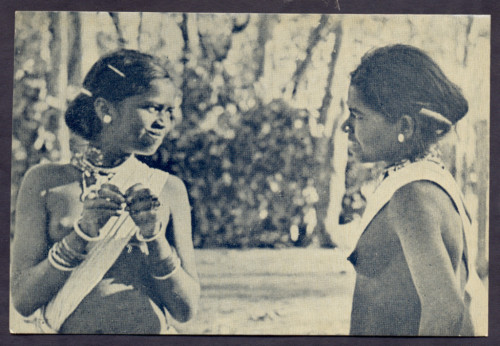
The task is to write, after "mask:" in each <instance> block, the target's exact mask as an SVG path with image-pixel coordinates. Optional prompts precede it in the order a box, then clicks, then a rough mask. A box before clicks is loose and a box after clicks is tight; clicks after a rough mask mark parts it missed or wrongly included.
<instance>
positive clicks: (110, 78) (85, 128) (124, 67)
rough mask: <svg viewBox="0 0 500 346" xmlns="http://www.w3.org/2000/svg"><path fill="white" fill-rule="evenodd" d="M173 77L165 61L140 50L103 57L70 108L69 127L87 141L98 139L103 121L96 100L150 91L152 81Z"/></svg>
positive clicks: (114, 53) (84, 82) (66, 115)
mask: <svg viewBox="0 0 500 346" xmlns="http://www.w3.org/2000/svg"><path fill="white" fill-rule="evenodd" d="M159 78H170V76H169V74H168V72H167V71H166V69H165V67H164V66H163V65H162V64H161V62H160V61H159V60H158V59H157V58H155V57H153V56H151V55H149V54H145V53H141V52H138V51H136V50H130V49H121V50H119V51H116V52H113V53H110V54H108V55H105V56H103V57H102V58H101V59H99V60H98V61H97V62H96V63H95V64H94V65H93V66H92V68H91V69H90V71H89V72H88V73H87V76H86V77H85V79H84V81H83V88H84V89H85V90H84V91H83V92H81V93H80V94H79V95H78V96H77V97H76V98H75V99H74V100H73V101H72V102H71V104H70V105H69V107H68V109H67V110H66V114H65V120H66V124H67V125H68V127H69V128H70V129H71V130H72V131H73V132H75V133H76V134H78V135H80V136H82V137H83V138H85V139H87V140H91V139H94V138H95V137H96V136H97V134H99V132H100V131H101V128H102V123H101V120H100V119H99V117H98V116H97V114H96V112H95V109H94V101H95V99H96V98H97V97H102V98H104V99H106V100H108V101H110V102H120V101H123V100H124V99H126V98H128V97H130V96H133V95H139V94H142V93H145V92H147V91H148V88H149V86H150V83H151V81H153V80H154V79H159Z"/></svg>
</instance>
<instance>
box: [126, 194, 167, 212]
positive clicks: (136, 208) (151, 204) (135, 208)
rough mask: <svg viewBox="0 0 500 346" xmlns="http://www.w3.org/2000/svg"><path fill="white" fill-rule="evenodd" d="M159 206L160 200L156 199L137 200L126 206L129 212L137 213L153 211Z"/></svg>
mask: <svg viewBox="0 0 500 346" xmlns="http://www.w3.org/2000/svg"><path fill="white" fill-rule="evenodd" d="M159 206H160V202H159V201H158V200H157V199H152V198H150V199H147V200H142V201H138V202H136V203H134V204H132V205H130V206H129V207H128V210H129V211H130V213H131V214H134V213H138V212H141V211H153V210H156V209H158V208H159Z"/></svg>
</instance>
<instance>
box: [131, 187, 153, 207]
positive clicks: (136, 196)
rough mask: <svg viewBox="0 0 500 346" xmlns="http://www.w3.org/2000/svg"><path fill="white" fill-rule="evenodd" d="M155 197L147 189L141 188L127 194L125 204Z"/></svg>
mask: <svg viewBox="0 0 500 346" xmlns="http://www.w3.org/2000/svg"><path fill="white" fill-rule="evenodd" d="M153 198H156V197H155V196H154V195H153V194H152V193H151V190H149V189H141V190H137V191H135V192H133V193H132V194H130V195H129V196H127V204H129V205H131V204H134V203H136V202H140V201H143V200H151V199H153Z"/></svg>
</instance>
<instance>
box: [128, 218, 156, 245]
mask: <svg viewBox="0 0 500 346" xmlns="http://www.w3.org/2000/svg"><path fill="white" fill-rule="evenodd" d="M161 234H162V233H161V222H160V223H159V224H158V227H157V230H156V233H155V234H154V235H153V236H152V237H151V238H144V236H143V235H142V234H141V229H140V228H139V227H137V232H136V233H135V237H136V238H137V240H138V241H140V242H145V243H149V242H151V241H153V240H156V239H158V238H159V237H160V236H161Z"/></svg>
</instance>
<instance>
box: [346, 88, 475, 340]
mask: <svg viewBox="0 0 500 346" xmlns="http://www.w3.org/2000/svg"><path fill="white" fill-rule="evenodd" d="M348 105H349V108H350V110H351V114H350V116H349V119H347V120H346V122H345V123H344V128H346V129H347V131H346V132H348V134H349V139H350V141H351V142H352V151H353V153H354V155H355V156H356V157H357V158H358V159H359V160H360V161H362V162H376V161H384V162H385V163H386V164H388V165H389V164H391V163H394V162H398V161H400V160H403V159H405V158H406V157H408V154H409V153H413V152H414V143H415V139H416V138H415V136H417V134H418V128H416V124H415V122H414V121H413V119H412V118H411V117H410V116H408V115H403V116H402V117H401V118H400V119H399V120H398V121H395V122H390V121H388V120H387V118H386V117H385V116H384V115H383V114H381V113H379V112H377V111H375V110H373V109H371V108H370V106H369V105H367V104H366V103H364V100H363V98H362V96H361V95H360V94H359V93H358V92H357V90H356V88H355V87H353V86H351V88H350V89H349V99H348ZM400 134H401V135H403V136H404V137H403V138H404V140H403V141H402V142H401V141H399V140H398V136H399V135H400ZM364 235H365V239H366V237H367V236H368V235H373V237H374V239H382V237H385V244H386V245H382V244H381V246H390V248H389V249H383V248H382V247H381V248H380V250H379V251H382V252H387V253H390V256H388V258H393V259H394V258H396V259H401V260H392V261H390V262H388V263H387V264H386V265H387V266H388V268H387V269H386V270H385V271H383V272H382V273H380V274H378V275H373V276H370V275H363V274H360V273H358V275H357V279H356V290H355V302H354V306H356V309H359V310H357V312H356V320H355V321H354V323H355V325H356V328H357V329H356V330H358V329H359V330H360V331H359V332H360V333H362V329H363V328H364V327H366V329H365V330H372V329H370V328H372V327H370V326H377V325H378V324H380V323H387V322H386V321H385V320H384V321H376V320H373V319H377V318H380V316H381V315H383V314H390V312H391V311H397V310H398V306H396V305H397V304H400V303H401V302H402V301H403V302H404V301H405V300H404V299H402V300H400V301H398V302H396V300H395V299H393V297H394V296H401V297H403V296H404V295H405V292H407V287H412V286H413V287H414V288H415V289H416V293H417V298H418V302H413V301H412V302H411V304H410V303H408V305H409V306H410V305H411V306H415V305H416V304H419V305H420V321H419V323H418V334H419V335H458V334H459V333H460V328H461V325H462V320H463V318H464V302H463V299H462V296H463V292H464V285H465V279H466V275H467V274H466V270H465V267H464V265H465V264H464V263H463V261H462V253H463V251H464V244H463V234H462V222H461V218H460V216H459V214H458V213H457V210H456V209H455V206H454V205H453V203H452V201H451V200H450V198H449V196H448V195H447V194H446V192H444V191H443V190H442V189H441V188H440V187H438V186H437V185H435V184H433V183H431V182H428V181H416V182H412V183H410V184H408V185H406V186H404V187H402V188H401V189H400V190H398V191H397V192H396V193H395V194H394V196H393V197H392V199H391V200H390V201H389V203H388V204H387V205H386V206H385V207H384V208H383V209H382V210H381V211H380V212H379V213H378V214H377V216H376V217H375V218H374V219H373V220H372V222H371V223H370V225H369V226H368V227H367V229H366V230H365V231H364ZM375 235H376V236H375ZM377 237H378V238H377ZM366 266H367V267H369V266H370V264H369V263H367V264H366ZM403 287H405V290H406V291H404V292H403V291H401V290H402V288H403ZM373 297H377V300H376V301H373V300H372V299H373ZM407 299H410V296H408V297H407ZM411 299H413V298H411ZM358 302H362V303H358ZM393 304H394V305H393ZM368 305H370V306H371V305H373V306H377V308H374V309H369V308H367V307H366V306H368ZM365 309H366V310H365ZM377 309H379V313H374V311H375V310H377ZM367 326H368V327H367Z"/></svg>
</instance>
